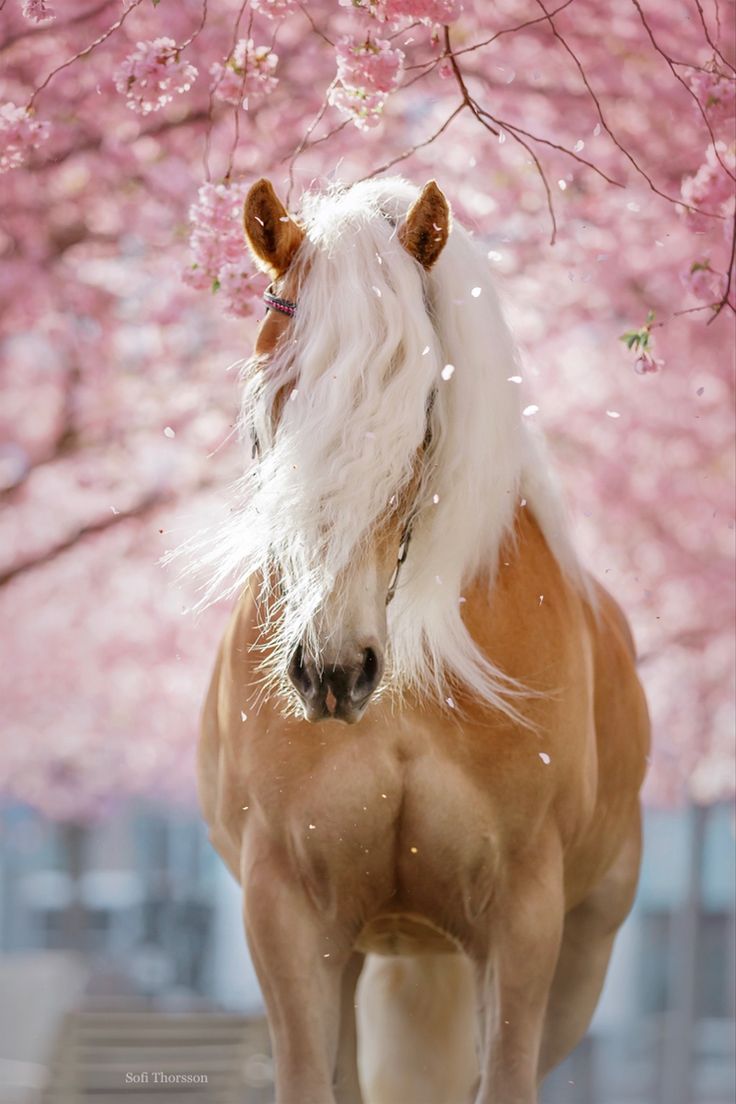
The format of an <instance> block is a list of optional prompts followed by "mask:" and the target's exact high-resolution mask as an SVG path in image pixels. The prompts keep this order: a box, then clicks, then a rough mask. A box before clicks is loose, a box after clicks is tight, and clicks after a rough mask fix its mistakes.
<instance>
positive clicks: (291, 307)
mask: <svg viewBox="0 0 736 1104" xmlns="http://www.w3.org/2000/svg"><path fill="white" fill-rule="evenodd" d="M272 287H273V284H269V285H268V287H267V288H266V290H265V291H264V293H263V302H264V303H265V304H266V309H267V310H275V311H280V312H281V313H282V314H288V316H289V318H293V317H294V315H295V314H296V303H292V301H291V299H282V298H281V296H280V295H274V293H273V292H272V291H271V288H272Z"/></svg>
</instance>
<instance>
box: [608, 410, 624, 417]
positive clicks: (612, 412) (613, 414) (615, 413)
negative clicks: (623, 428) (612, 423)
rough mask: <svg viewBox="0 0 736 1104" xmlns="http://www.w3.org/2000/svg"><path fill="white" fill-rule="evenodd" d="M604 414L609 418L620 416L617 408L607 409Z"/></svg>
mask: <svg viewBox="0 0 736 1104" xmlns="http://www.w3.org/2000/svg"><path fill="white" fill-rule="evenodd" d="M606 414H607V415H608V417H609V418H620V417H621V415H620V414H619V412H618V410H607V411H606Z"/></svg>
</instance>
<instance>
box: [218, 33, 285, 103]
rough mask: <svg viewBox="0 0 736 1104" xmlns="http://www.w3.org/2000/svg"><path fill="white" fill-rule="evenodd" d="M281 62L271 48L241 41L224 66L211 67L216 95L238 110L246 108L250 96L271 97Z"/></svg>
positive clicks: (251, 41) (250, 41) (250, 40)
mask: <svg viewBox="0 0 736 1104" xmlns="http://www.w3.org/2000/svg"><path fill="white" fill-rule="evenodd" d="M278 60H279V59H278V54H274V52H273V51H272V50H271V48H270V47H269V46H254V45H253V39H252V38H250V39H247V40H246V39H244V38H241V40H240V41H239V42H238V44H237V46H236V47H235V49H234V51H233V53H232V55H231V57H229V58H228V60H227V61H226V62H225V64H224V65H223V64H221V63H220V62H219V61H218V62H215V63H214V65H211V66H210V76H211V77H212V91H213V93H214V95H215V96H216V97H217V99H218V100H224V102H225V103H230V104H233V105H234V106H235V107H241V106H242V107H244V108H247V106H248V96H249V95H254V94H256V93H262V94H264V95H265V94H268V93H269V92H272V91H273V90H274V88H275V87H276V85H277V84H278V83H279V81H278V77H275V76H274V75H273V73H274V70H275V68H276V66H277V65H278Z"/></svg>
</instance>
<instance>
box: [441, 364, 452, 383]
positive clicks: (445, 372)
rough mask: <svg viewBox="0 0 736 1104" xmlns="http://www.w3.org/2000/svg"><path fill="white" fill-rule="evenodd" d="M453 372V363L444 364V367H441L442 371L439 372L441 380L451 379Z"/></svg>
mask: <svg viewBox="0 0 736 1104" xmlns="http://www.w3.org/2000/svg"><path fill="white" fill-rule="evenodd" d="M454 372H455V365H454V364H446V365H445V367H444V368H443V369H442V373H441V374H442V378H443V380H449V379H452V377H453V375H454Z"/></svg>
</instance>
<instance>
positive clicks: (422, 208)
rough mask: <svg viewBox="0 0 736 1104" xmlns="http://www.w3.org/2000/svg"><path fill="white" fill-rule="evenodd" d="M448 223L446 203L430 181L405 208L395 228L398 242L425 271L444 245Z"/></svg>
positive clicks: (447, 234)
mask: <svg viewBox="0 0 736 1104" xmlns="http://www.w3.org/2000/svg"><path fill="white" fill-rule="evenodd" d="M451 224H452V216H451V214H450V204H449V203H448V202H447V200H446V198H445V196H444V193H443V192H442V190H441V189H440V188H439V187H438V186H437V183H436V181H434V180H430V181H429V183H428V184H425V185H424V187H423V188H422V192H421V195H420V196H419V198H418V199H417V200H415V201H414V203H412V205H411V207H410V208H409V210H408V211H407V214H406V219H405V220H404V222H403V223H402V225H401V226H400V228H399V241H400V242H401V244H402V245H403V246H404V249H406V250H407V251H408V252H409V253H411V255H412V257H414V258H415V259H416V260H417V261H419V263H420V265H422V267H423V268H425V269H427V270H429V269H430V268H431V267H432V265H433V264H434V263H435V261H436V260H437V258H438V257H439V255H440V253H441V252H442V250H443V249H444V248H445V245H446V244H447V239H448V237H449V236H450V228H451Z"/></svg>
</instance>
